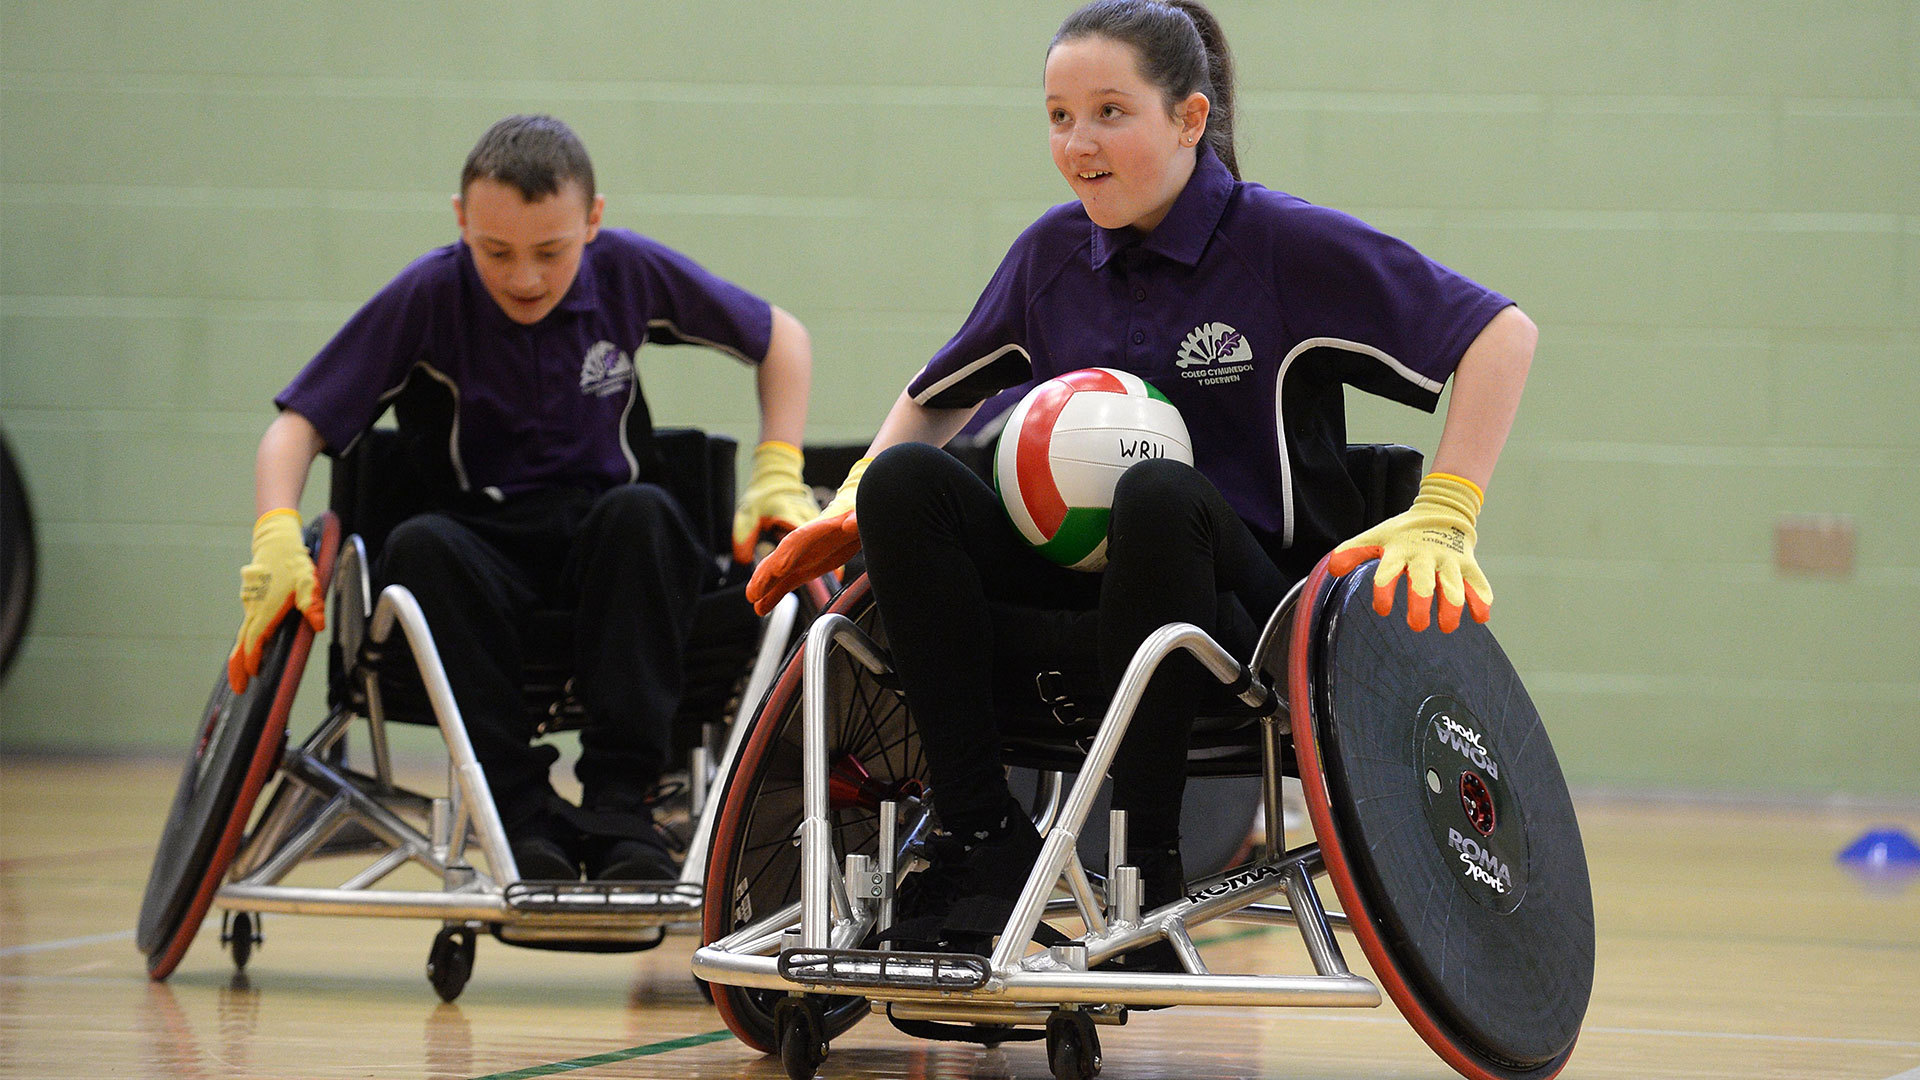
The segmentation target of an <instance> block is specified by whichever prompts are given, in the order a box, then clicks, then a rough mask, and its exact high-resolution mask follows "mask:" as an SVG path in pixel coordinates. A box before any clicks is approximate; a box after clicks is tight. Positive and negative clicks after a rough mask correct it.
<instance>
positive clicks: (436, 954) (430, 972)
mask: <svg viewBox="0 0 1920 1080" xmlns="http://www.w3.org/2000/svg"><path fill="white" fill-rule="evenodd" d="M478 949H479V941H478V939H477V938H476V937H475V935H474V932H473V928H472V927H467V926H444V927H441V928H440V932H439V933H438V934H435V935H434V936H433V947H432V948H430V949H428V950H427V981H428V982H430V983H432V984H433V991H434V993H436V994H439V995H440V1000H441V1001H444V1002H447V1003H448V1004H452V1003H453V999H454V998H457V997H459V996H460V991H462V990H464V989H466V988H467V980H468V979H470V978H472V977H473V957H474V953H475V952H477V951H478Z"/></svg>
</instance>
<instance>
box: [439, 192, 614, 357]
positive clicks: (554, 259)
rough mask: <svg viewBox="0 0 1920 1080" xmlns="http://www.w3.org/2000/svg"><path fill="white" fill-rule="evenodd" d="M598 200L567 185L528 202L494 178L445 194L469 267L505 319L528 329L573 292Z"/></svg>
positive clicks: (596, 222)
mask: <svg viewBox="0 0 1920 1080" xmlns="http://www.w3.org/2000/svg"><path fill="white" fill-rule="evenodd" d="M605 205H606V200H605V199H604V198H602V197H600V196H598V195H596V196H594V199H593V205H592V206H588V205H587V197H586V192H585V191H583V190H581V188H580V185H579V184H576V183H573V182H571V181H569V182H565V183H562V184H561V185H560V190H559V191H557V192H555V193H554V194H552V195H549V196H547V197H546V198H543V199H539V200H536V201H534V202H528V201H527V200H526V199H524V198H522V197H521V196H520V192H519V190H518V189H516V188H514V187H513V186H512V185H510V184H503V183H501V182H499V181H498V180H486V179H480V180H475V181H474V182H473V183H471V184H468V185H467V189H466V191H464V192H462V193H461V194H459V195H455V196H454V197H453V213H454V217H456V218H458V219H459V222H460V236H461V238H462V239H464V240H466V242H467V246H468V247H469V248H471V249H472V250H473V268H474V269H475V270H476V271H478V272H479V274H480V280H481V282H483V283H484V284H485V285H486V287H487V293H488V295H490V296H492V297H493V302H494V303H496V304H499V305H500V310H501V311H504V312H506V313H507V318H509V319H512V320H513V321H514V322H517V323H521V324H523V325H532V324H533V323H537V322H539V321H540V320H541V319H544V318H546V317H547V313H548V312H549V311H552V310H553V309H554V307H555V305H557V304H559V303H560V301H561V300H562V299H563V298H565V296H566V295H567V290H568V289H570V288H572V287H573V278H574V275H576V274H578V273H579V272H580V252H581V249H582V248H584V247H586V245H587V242H588V241H590V240H592V239H593V238H594V237H595V236H597V235H598V234H599V232H600V211H601V209H602V208H603V207H604V206H605Z"/></svg>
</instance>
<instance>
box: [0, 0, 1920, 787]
mask: <svg viewBox="0 0 1920 1080" xmlns="http://www.w3.org/2000/svg"><path fill="white" fill-rule="evenodd" d="M1066 10H1067V5H1064V4H1055V3H1031V2H1025V0H993V2H977V3H968V4H933V3H925V4H922V3H909V4H892V3H888V4H881V3H859V2H854V0H822V2H816V3H809V4H804V5H801V4H785V3H772V2H766V0H759V2H753V0H713V2H702V3H698V4H688V3H671V4H668V3H648V2H641V3H632V2H622V3H610V2H599V0H593V2H574V3H565V4H554V5H534V6H526V5H507V4H491V3H478V4H476V3H461V4H453V3H418V4H347V3H304V4H293V3H285V2H279V0H270V2H264V3H259V4H249V5H239V6H235V5H230V4H215V3H210V2H199V0H175V2H149V3H109V2H101V0H92V2H88V0H75V2H69V3H61V4H41V3H31V2H25V0H5V2H4V3H0V64H3V65H4V67H3V68H0V423H4V426H5V429H6V432H7V434H8V436H9V437H10V439H11V440H12V442H13V444H14V446H15V448H16V450H17V452H18V453H19V455H20V457H21V458H22V460H23V464H24V467H25V469H26V472H27V475H28V481H29V484H30V485H31V488H32V494H33V499H34V504H35V508H36V514H37V525H38V529H39V536H40V544H41V551H40V554H41V566H42V579H41V588H40V592H39V599H38V609H37V611H36V614H35V618H34V622H33V626H32V630H31V636H30V637H29V639H28V641H27V644H26V646H25V649H24V650H23V653H22V655H21V657H20V658H19V660H18V662H17V664H16V666H15V670H14V671H13V673H12V675H11V677H10V678H9V680H8V682H7V683H6V685H5V686H4V687H3V688H0V749H6V750H24V749H44V748H54V749H83V750H105V749H123V748H141V749H147V748H161V749H165V750H167V751H169V752H177V751H179V750H180V749H181V747H182V746H183V743H184V740H185V739H186V737H187V727H188V725H189V724H190V723H191V720H192V716H193V713H194V710H196V709H197V708H198V707H199V703H200V701H201V700H202V699H203V697H204V695H205V693H206V689H207V686H208V684H209V683H210V682H211V681H212V678H213V674H214V672H215V670H216V668H217V664H218V661H219V659H220V657H221V656H222V655H223V652H224V649H225V648H226V647H227V644H228V643H229V641H230V635H231V633H232V630H233V627H234V625H235V622H236V619H235V615H236V612H237V607H236V605H235V602H234V599H233V597H234V593H235V570H236V568H237V566H238V565H239V563H240V562H241V561H243V558H244V555H245V547H246V533H247V525H248V521H249V519H250V516H251V498H250V483H251V480H250V476H251V462H252V454H253V448H254V444H255V441H256V440H257V438H258V436H259V432H260V431H261V429H262V428H263V427H264V426H265V424H266V422H267V421H268V419H269V418H270V416H271V407H270V405H269V403H268V402H269V398H270V397H271V395H272V393H273V392H274V391H275V390H276V389H277V388H278V387H279V386H281V385H282V384H283V383H284V382H285V381H286V379H287V378H288V377H289V376H290V375H291V374H292V373H293V372H294V371H295V370H296V369H297V368H298V367H299V366H300V364H301V363H303V362H304V361H305V359H306V358H307V357H308V356H310V355H311V353H312V352H313V350H314V349H315V348H316V347H318V346H319V345H320V344H321V343H322V342H323V341H324V340H325V339H326V338H327V336H328V335H329V334H330V333H331V332H332V331H333V329H334V328H335V327H336V326H337V325H338V324H339V323H340V322H341V321H342V320H343V319H344V318H345V317H346V316H347V315H348V314H350V313H351V311H352V310H353V309H354V307H355V306H357V305H358V304H359V303H360V302H361V301H362V300H364V299H365V297H366V296H368V295H369V294H370V293H371V292H372V291H373V290H374V289H376V288H378V287H379V285H380V284H382V283H383V282H384V281H385V280H386V279H387V278H388V277H389V276H391V274H392V273H394V272H395V271H396V270H397V269H398V268H399V267H400V266H401V265H403V264H404V263H405V262H406V261H407V260H408V259H410V258H412V257H413V256H414V255H416V254H418V253H419V252H420V251H422V250H424V249H426V248H428V247H430V246H433V245H436V244H440V243H444V242H446V241H447V240H449V239H450V238H451V237H452V235H453V221H452V215H451V212H450V210H449V207H448V202H447V199H448V196H449V195H450V194H451V193H452V190H453V187H454V184H455V179H456V173H457V170H458V166H459V163H460V160H461V157H462V156H463V155H464V153H465V151H466V149H467V147H468V146H469V145H470V144H471V142H472V140H473V139H474V138H475V137H476V136H477V135H478V133H479V132H480V131H481V130H482V129H484V127H485V126H486V125H487V124H488V123H490V122H491V121H493V120H494V119H497V118H498V117H499V116H501V115H504V114H506V113H509V112H515V111H529V110H544V111H552V112H555V113H557V114H559V115H561V116H563V117H565V118H567V119H568V120H569V121H571V122H572V123H574V124H575V125H576V127H578V128H579V130H580V131H581V132H582V134H583V135H584V136H585V137H586V139H587V142H588V145H589V146H590V147H591V149H592V150H593V153H594V156H595V163H596V166H597V168H598V171H599V174H600V183H601V186H602V188H603V189H604V190H605V192H606V193H607V196H608V201H609V211H608V220H609V221H610V222H611V223H613V224H618V225H625V226H629V227H634V228H638V229H640V230H642V231H645V232H649V233H651V234H653V235H655V236H658V237H660V238H662V239H664V240H666V241H668V242H669V243H672V244H675V245H678V246H681V247H683V248H685V249H686V250H688V251H689V252H692V253H694V254H695V255H697V256H698V257H700V258H701V259H703V260H704V261H705V262H707V263H708V264H709V265H710V266H712V267H713V268H714V269H716V270H718V271H719V272H721V273H723V274H725V275H728V276H730V277H733V278H735V279H737V280H739V281H741V282H743V283H745V284H747V285H749V286H750V287H752V288H755V289H757V290H759V291H761V292H763V293H764V294H766V295H767V296H769V297H770V298H772V299H774V300H775V301H776V302H778V303H780V304H781V305H783V306H785V307H787V308H788V309H790V310H792V311H794V312H795V313H796V314H798V315H799V316H800V317H801V318H802V319H803V320H804V321H805V322H806V323H807V324H808V326H809V327H810V328H811V329H812V330H813V332H814V339H815V343H816V347H817V350H818V383H817V389H816V397H815V406H814V414H813V415H814V420H813V424H812V431H813V433H814V436H815V438H817V439H821V440H846V441H859V440H864V439H865V438H866V437H867V436H868V435H869V434H870V433H871V431H872V428H873V426H874V425H875V424H876V423H877V422H878V420H879V417H880V416H881V415H882V414H883V412H884V411H885V409H886V407H887V405H888V404H889V402H890V401H891V400H892V398H893V395H894V394H895V393H896V392H897V390H898V387H899V386H900V385H901V384H902V383H903V382H904V381H905V379H906V378H907V377H908V376H909V375H910V374H911V372H912V371H913V370H914V369H915V368H916V367H917V366H918V365H919V364H920V363H921V362H922V361H923V360H924V359H925V357H926V356H927V355H928V354H929V353H930V352H931V351H932V350H933V349H934V348H936V347H937V346H938V345H939V344H940V342H942V341H943V340H944V339H945V338H946V336H947V335H948V334H950V333H951V332H952V330H953V328H954V327H955V326H957V325H958V323H959V321H960V319H961V318H962V317H963V316H964V314H965V312H966V310H967V308H968V307H969V306H970V304H971V303H972V301H973V298H974V296H975V295H976V294H977V291H978V289H979V288H980V286H981V285H982V284H983V283H984V281H985V279H986V277H987V275H988V273H989V272H990V271H991V269H992V267H993V265H994V264H995V263H996V262H997V260H998V258H999V256H1000V254H1001V253H1002V252H1003V251H1004V250H1005V246H1006V244H1007V243H1008V242H1009V241H1010V240H1011V239H1012V237H1013V236H1014V235H1015V234H1016V233H1017V232H1018V231H1019V229H1020V228H1021V227H1022V226H1023V225H1025V224H1026V223H1027V222H1028V221H1030V220H1032V218H1033V217H1034V216H1035V215H1037V214H1038V213H1039V212H1040V211H1041V210H1042V209H1043V208H1044V207H1046V206H1047V205H1049V204H1051V203H1053V202H1057V201H1061V200H1063V199H1065V198H1067V197H1068V193H1067V192H1066V189H1065V186H1064V184H1063V183H1062V182H1061V181H1060V180H1059V178H1058V177H1057V176H1056V175H1055V174H1054V172H1053V170H1052V166H1051V164H1050V162H1049V160H1048V157H1047V151H1046V146H1045V130H1044V127H1043V121H1042V117H1041V109H1040V103H1039V93H1038V89H1037V87H1038V81H1039V68H1040V61H1041V56H1042V51H1043V48H1044V44H1045V41H1046V38H1047V36H1048V34H1049V33H1050V32H1051V30H1052V28H1053V27H1054V26H1055V25H1056V24H1057V22H1058V20H1059V18H1060V17H1061V16H1062V15H1063V14H1064V13H1065V11H1066ZM1217 10H1218V11H1219V13H1220V14H1221V16H1222V18H1223V21H1224V22H1225V23H1226V26H1227V29H1228V31H1229V34H1230V36H1231V38H1232V40H1233V42H1234V45H1235V47H1236V51H1237V53H1238V57H1239V63H1240V72H1241V92H1242V99H1241V120H1240V130H1241V140H1242V159H1243V162H1244V166H1245V171H1246V173H1247V175H1248V176H1249V177H1251V178H1254V179H1258V180H1260V181H1262V182H1264V183H1266V184H1268V185H1269V186H1271V187H1276V188H1281V189H1285V190H1291V191H1294V192H1296V193H1298V194H1301V195H1304V196H1306V197H1308V198H1310V199H1314V200H1316V201H1319V202H1324V203H1327V204H1331V205H1335V206H1339V207H1341V208H1343V209H1347V210H1350V211H1352V212H1355V213H1357V214H1360V215H1361V216H1363V217H1365V218H1367V219H1369V220H1371V221H1373V222H1375V223H1376V224H1378V225H1380V226H1382V227H1384V228H1387V229H1388V230H1390V231H1394V232H1397V233H1399V234H1401V235H1404V236H1406V237H1408V238H1409V239H1411V240H1413V241H1414V242H1415V243H1417V244H1419V245H1420V246H1422V247H1423V248H1424V249H1426V250H1427V251H1429V252H1430V253H1432V254H1434V255H1435V256H1437V257H1439V258H1441V259H1442V260H1444V261H1447V262H1449V263H1451V264H1453V265H1455V266H1457V267H1459V268H1460V269H1462V270H1464V271H1466V272H1468V273H1470V274H1472V275H1475V276H1477V277H1479V278H1481V279H1483V280H1485V281H1487V282H1488V283H1490V284H1492V285H1494V286H1496V287H1498V288H1500V289H1502V290H1504V291H1506V292H1508V293H1509V294H1510V295H1513V296H1514V297H1516V298H1517V299H1519V300H1520V301H1521V303H1522V304H1523V306H1525V307H1526V308H1527V310H1528V311H1529V312H1530V313H1531V314H1532V315H1533V316H1534V318H1535V319H1536V321H1538V322H1539V323H1540V324H1541V326H1542V328H1543V339H1542V344H1541V349H1540V354H1539V358H1538V361H1537V363H1536V366H1535V373H1534V377H1533V379H1532V381H1531V383H1530V385H1529V389H1528V394H1527V400H1526V404H1525V407H1524V411H1523V415H1522V419H1521V422H1520V424H1519V427H1518V429H1517V431H1516V432H1515V434H1514V439H1513V442H1512V444H1511V446H1510V449H1509V451H1508V454H1507V456H1506V458H1505V459H1504V460H1503V462H1502V466H1501V469H1500V473H1499V475H1498V477H1497V478H1496V481H1495V485H1494V488H1493V491H1492V493H1491V498H1490V504H1489V508H1488V511H1487V513H1486V515H1485V517H1484V519H1483V528H1482V541H1481V551H1482V554H1483V556H1484V563H1485V565H1486V566H1487V568H1488V570H1489V572H1490V574H1491V575H1492V577H1493V581H1494V583H1495V587H1496V589H1497V590H1498V592H1499V604H1498V607H1497V616H1496V623H1495V625H1496V628H1497V629H1498V631H1499V633H1500V635H1501V638H1502V641H1503V642H1504V643H1505V645H1506V646H1507V648H1508V649H1509V651H1510V652H1511V653H1512V654H1513V656H1514V657H1515V660H1516V662H1517V663H1518V664H1519V666H1520V667H1521V669H1522V671H1523V673H1524V674H1525V675H1526V677H1527V680H1528V684H1529V686H1530V687H1531V688H1532V690H1533V692H1534V694H1535V697H1536V698H1537V700H1538V702H1539V704H1540V706H1541V709H1542V711H1543V712H1544V713H1545V714H1546V715H1547V717H1548V719H1549V723H1550V725H1551V730H1552V732H1553V734H1554V737H1555V740H1556V743H1557V745H1558V746H1559V748H1560V751H1561V756H1562V757H1563V759H1564V760H1565V763H1566V767H1567V771H1568V773H1569V775H1570V776H1571V777H1572V779H1573V780H1574V781H1575V782H1576V783H1580V784H1584V785H1601V786H1614V787H1627V788H1683V789H1692V790H1705V791H1721V792H1731V793H1737V794H1762V795H1765V794H1779V793H1786V794H1797V795H1816V796H1818V795H1827V794H1840V795H1853V796H1866V797H1894V798H1911V797H1912V795H1913V792H1914V790H1915V787H1916V784H1915V781H1916V778H1917V774H1920V767H1916V765H1915V762H1916V761H1920V674H1916V673H1920V644H1916V641H1920V634H1916V629H1920V622H1917V621H1916V617H1915V615H1914V612H1915V611H1916V610H1920V540H1916V538H1915V537H1916V529H1915V526H1916V515H1915V513H1914V511H1913V509H1912V506H1913V503H1914V500H1915V498H1916V492H1920V487H1916V482H1915V480H1914V475H1915V467H1916V466H1917V465H1920V435H1916V425H1915V424H1914V423H1913V421H1912V419H1911V417H1912V414H1913V411H1914V408H1915V405H1916V403H1920V363H1916V361H1920V314H1917V313H1920V183H1917V182H1916V181H1915V180H1914V179H1913V178H1914V177H1915V176H1916V175H1920V4H1916V3H1914V2H1911V0H1904V2H1903V0H1880V2H1872V0H1866V2H1847V3H1842V2H1838V0H1818V2H1785V0H1780V2H1742V3H1700V4H1672V3H1655V2H1648V0H1583V2H1580V3H1572V2H1564V0H1527V2H1517V0H1506V2H1491V3H1488V2H1482V3H1463V2H1458V0H1389V2H1385V3H1376V4H1365V5H1331V4H1322V3H1311V2H1277V0H1258V2H1256V0H1237V2H1222V3H1220V4H1219V5H1218V8H1217ZM642 370H643V375H644V377H645V378H646V380H647V385H648V387H649V397H650V399H651V400H652V401H653V402H654V410H655V414H656V415H657V416H659V417H662V418H663V419H668V420H671V421H676V422H685V423H695V424H703V425H706V426H709V427H713V428H718V429H722V430H729V431H733V432H735V433H737V434H740V435H742V436H750V435H751V432H752V423H753V415H754V412H753V407H752V394H751V382H750V379H749V378H748V377H747V373H746V372H744V371H743V370H741V369H740V368H739V367H738V366H736V365H734V364H733V363H732V362H731V361H728V360H725V359H723V358H721V357H719V356H717V355H713V354H707V353H702V352H699V351H696V350H687V349H672V350H670V349H653V350H649V351H648V352H647V354H645V355H644V357H643V362H642ZM1353 416H1354V421H1353V423H1354V430H1355V433H1356V435H1357V436H1360V437H1365V438H1392V439H1399V440H1404V441H1410V442H1415V443H1418V444H1420V445H1423V446H1425V447H1427V448H1429V449H1430V448H1431V447H1432V445H1433V442H1434V439H1435V438H1436V437H1437V434H1438V430H1439V427H1438V421H1437V420H1436V419H1434V418H1430V417H1426V416H1424V415H1420V414H1415V413H1410V412H1408V411H1406V410H1403V409H1399V408H1398V407H1395V406H1390V405H1384V404H1380V403H1374V402H1368V401H1360V400H1356V401H1355V402H1354V404H1353ZM313 487H314V488H315V489H316V490H324V470H322V471H321V472H319V473H317V474H316V482H315V484H314V485H313ZM308 505H309V508H310V509H318V508H319V505H320V501H319V500H318V499H315V498H313V497H311V495H310V497H309V500H308ZM1789 513H1827V514H1840V515H1847V516H1848V517H1850V519H1851V521H1852V523H1853V525H1854V527H1855V529H1856V533H1857V546H1856V563H1855V566H1854V568H1853V570H1852V572H1851V573H1850V574H1848V575H1846V576H1842V577H1806V576H1793V575H1787V574H1783V573H1781V572H1780V571H1778V570H1777V569H1776V568H1775V566H1774V564H1773V535H1774V533H1773V530H1774V526H1775V523H1776V521H1777V519H1778V518H1779V517H1780V516H1781V515H1783V514H1789ZM0 527H13V526H12V525H11V524H10V523H0ZM313 696H314V695H311V694H310V695H308V697H309V698H311V697H313Z"/></svg>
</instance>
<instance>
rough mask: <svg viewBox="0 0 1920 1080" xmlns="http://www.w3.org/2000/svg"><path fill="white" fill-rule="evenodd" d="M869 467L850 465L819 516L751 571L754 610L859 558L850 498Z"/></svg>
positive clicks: (866, 461)
mask: <svg viewBox="0 0 1920 1080" xmlns="http://www.w3.org/2000/svg"><path fill="white" fill-rule="evenodd" d="M872 462H873V459H872V458H870V457H863V458H861V459H860V460H859V461H856V462H854V463H853V468H851V469H848V470H847V478H846V480H844V481H842V482H841V484H840V490H839V491H838V492H837V493H836V494H835V495H834V496H833V501H832V502H830V503H828V504H827V505H826V508H825V509H823V510H821V511H820V516H819V517H817V518H814V519H813V520H812V521H809V522H807V523H806V524H805V525H802V526H800V527H799V528H797V529H795V530H793V531H792V532H790V533H788V534H787V535H786V536H785V537H783V538H782V539H781V541H780V546H779V547H776V548H774V549H773V552H772V554H770V555H768V556H767V557H766V558H764V559H761V560H760V565H759V566H756V567H754V568H753V577H752V578H751V579H750V580H748V582H747V599H748V600H751V601H752V602H753V610H755V611H757V612H759V613H760V614H762V615H765V614H766V613H767V612H769V611H772V610H773V605H775V604H777V603H779V602H780V598H781V597H783V596H785V595H787V594H788V593H790V592H792V591H793V590H795V589H797V588H799V587H800V586H802V585H804V584H806V583H807V582H809V581H812V580H813V579H814V578H817V577H819V576H820V575H822V574H827V573H831V572H832V571H835V570H838V569H840V568H841V567H843V566H845V565H847V560H848V559H851V558H853V557H854V555H856V554H858V553H859V551H860V523H859V522H858V520H856V519H855V517H854V513H853V505H854V495H855V493H856V492H858V491H859V490H860V477H861V475H862V474H864V473H865V472H866V471H867V466H868V465H870V464H872Z"/></svg>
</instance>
